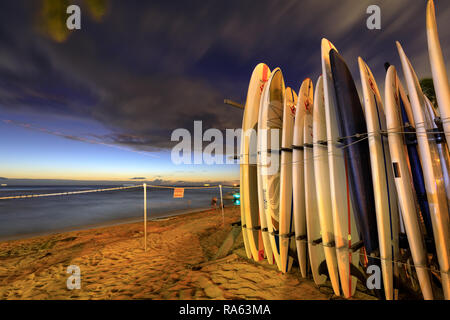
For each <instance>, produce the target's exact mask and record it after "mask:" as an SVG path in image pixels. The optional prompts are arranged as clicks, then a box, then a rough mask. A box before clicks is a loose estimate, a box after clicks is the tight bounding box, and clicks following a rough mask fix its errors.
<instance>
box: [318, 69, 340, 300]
mask: <svg viewBox="0 0 450 320" xmlns="http://www.w3.org/2000/svg"><path fill="white" fill-rule="evenodd" d="M324 103H325V102H324V96H323V77H322V76H320V77H319V79H318V80H317V84H316V92H315V95H314V108H313V145H314V146H313V157H314V178H315V186H316V194H317V212H318V215H319V222H320V230H321V233H322V245H323V250H324V254H325V259H326V264H327V269H328V275H329V277H330V281H331V285H332V287H333V291H334V294H335V295H337V296H339V295H340V289H339V272H338V265H337V258H336V249H335V247H334V229H333V215H332V209H331V193H330V172H329V169H328V151H327V127H326V122H325V104H324Z"/></svg>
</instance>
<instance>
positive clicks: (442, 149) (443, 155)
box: [423, 94, 450, 207]
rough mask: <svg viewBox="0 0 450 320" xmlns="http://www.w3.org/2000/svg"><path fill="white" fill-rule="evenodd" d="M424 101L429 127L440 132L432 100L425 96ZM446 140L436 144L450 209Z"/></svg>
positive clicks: (448, 162) (448, 163) (449, 160)
mask: <svg viewBox="0 0 450 320" xmlns="http://www.w3.org/2000/svg"><path fill="white" fill-rule="evenodd" d="M423 99H424V101H425V106H426V107H427V108H426V111H428V112H427V119H428V121H429V125H430V126H431V127H432V128H433V129H434V130H436V131H439V128H438V126H437V125H436V119H437V118H439V116H438V114H437V112H436V110H435V109H434V107H433V104H432V103H431V101H430V99H428V97H427V96H426V95H425V94H424V95H423ZM444 140H445V138H443V139H442V141H439V142H437V143H436V146H437V149H438V153H439V160H440V163H441V169H442V177H443V178H444V186H445V193H446V195H447V206H449V207H450V176H449V171H450V159H449V152H448V148H447V144H446V143H445V141H444Z"/></svg>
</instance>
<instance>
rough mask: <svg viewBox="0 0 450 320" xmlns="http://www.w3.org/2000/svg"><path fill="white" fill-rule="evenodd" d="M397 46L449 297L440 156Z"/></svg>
mask: <svg viewBox="0 0 450 320" xmlns="http://www.w3.org/2000/svg"><path fill="white" fill-rule="evenodd" d="M397 49H398V52H399V55H400V60H401V62H402V68H403V74H404V76H405V79H406V83H407V87H408V93H409V97H410V101H411V107H412V110H413V116H414V121H415V124H416V135H417V142H418V147H419V155H420V159H421V163H422V168H423V173H424V179H425V188H426V190H427V198H428V202H429V204H430V206H429V208H430V213H431V221H432V225H433V234H434V239H435V245H436V254H437V258H438V261H439V266H440V271H441V279H442V287H443V291H444V296H445V298H446V299H450V278H449V274H448V272H449V269H450V263H449V262H450V261H449V258H450V237H449V236H450V235H449V231H450V230H449V229H450V228H449V226H450V221H449V211H448V205H447V199H446V194H445V187H444V179H443V176H442V169H441V167H440V164H439V161H436V159H439V153H438V150H437V146H436V142H435V141H434V140H433V136H434V135H430V134H428V133H427V130H432V128H431V127H430V125H429V123H427V119H426V114H425V108H426V107H425V102H424V99H423V93H422V89H421V88H420V84H419V80H418V79H417V76H416V73H415V72H414V69H413V68H412V66H411V63H410V62H409V59H408V58H407V57H406V54H405V52H404V51H403V48H402V46H401V45H400V43H399V42H397Z"/></svg>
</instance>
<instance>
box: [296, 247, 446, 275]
mask: <svg viewBox="0 0 450 320" xmlns="http://www.w3.org/2000/svg"><path fill="white" fill-rule="evenodd" d="M296 240H297V241H300V242H304V243H307V244H310V245H312V246H321V247H326V248H330V247H331V248H332V247H336V246H330V245H329V244H323V243H317V242H314V241H308V240H303V239H296ZM336 249H337V250H339V251H347V252H348V253H351V254H358V255H360V256H362V257H366V254H365V253H361V252H354V251H353V250H351V249H350V248H348V247H346V246H344V247H341V248H336ZM358 251H359V250H358ZM368 257H369V258H373V259H377V260H380V261H388V262H392V263H398V264H401V265H405V266H413V267H415V268H422V269H425V270H428V271H439V272H441V273H444V274H449V271H441V270H437V269H431V268H429V267H428V266H427V265H416V264H411V263H410V264H408V263H405V262H402V261H400V260H392V259H386V258H381V257H375V256H368Z"/></svg>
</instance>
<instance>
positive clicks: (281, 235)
mask: <svg viewBox="0 0 450 320" xmlns="http://www.w3.org/2000/svg"><path fill="white" fill-rule="evenodd" d="M293 236H295V232H291V233H284V234H280V238H283V239H289V238H292V237H293Z"/></svg>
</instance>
